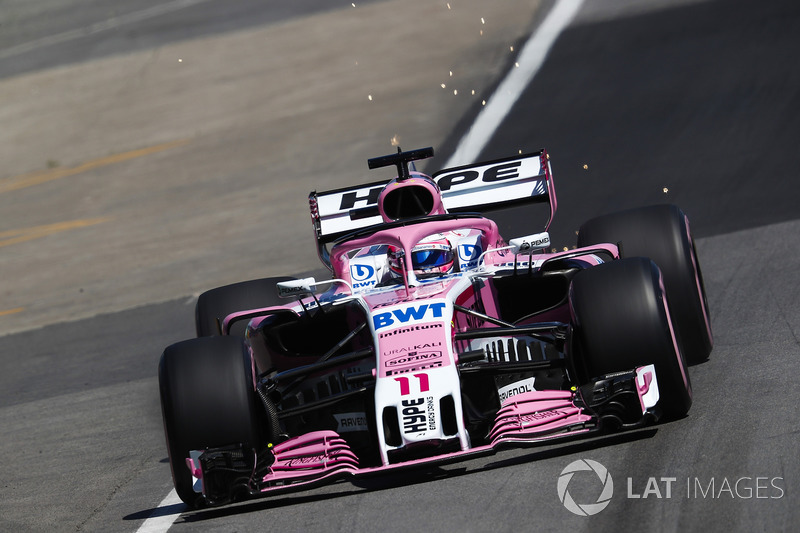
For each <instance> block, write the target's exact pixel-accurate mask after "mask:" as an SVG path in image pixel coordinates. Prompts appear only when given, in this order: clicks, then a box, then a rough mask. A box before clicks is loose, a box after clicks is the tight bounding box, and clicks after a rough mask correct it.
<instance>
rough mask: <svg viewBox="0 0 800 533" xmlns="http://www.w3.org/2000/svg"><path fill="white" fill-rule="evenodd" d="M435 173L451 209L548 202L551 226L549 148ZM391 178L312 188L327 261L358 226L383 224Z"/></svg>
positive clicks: (553, 196) (446, 205) (321, 248)
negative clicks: (334, 245) (383, 196)
mask: <svg viewBox="0 0 800 533" xmlns="http://www.w3.org/2000/svg"><path fill="white" fill-rule="evenodd" d="M432 178H433V180H434V181H435V182H436V184H437V185H438V187H439V189H440V190H441V197H442V205H444V208H445V209H446V210H447V212H448V213H466V212H478V213H483V212H486V211H490V210H494V209H501V208H506V207H511V206H514V205H519V204H526V203H548V204H549V206H550V217H549V218H548V220H547V223H546V225H545V231H547V230H548V229H549V227H550V223H551V222H552V220H553V215H554V214H555V211H556V194H555V188H554V186H553V177H552V172H551V169H550V157H549V156H548V155H547V152H546V151H545V150H541V151H539V152H535V153H530V154H523V155H519V156H515V157H508V158H504V159H496V160H493V161H485V162H480V163H475V164H473V165H465V166H460V167H454V168H448V169H445V170H440V171H439V172H436V173H435V174H433V176H432ZM389 181H390V180H383V181H376V182H373V183H368V184H366V185H357V186H355V187H346V188H342V189H335V190H330V191H323V192H316V191H313V192H312V193H311V194H310V195H309V197H308V202H309V207H310V209H311V219H312V222H313V224H314V233H315V236H316V239H317V244H318V247H319V252H320V258H321V259H322V261H323V263H325V264H326V265H327V266H330V264H329V258H328V253H327V249H326V248H325V245H326V244H328V243H330V242H333V241H335V240H336V239H338V238H339V237H342V236H344V235H347V234H348V233H351V232H353V231H356V230H359V229H362V228H366V227H369V226H373V225H378V224H381V223H383V219H382V218H381V216H380V214H379V213H378V210H377V205H378V196H379V195H380V193H381V190H383V188H384V187H385V186H386V185H387V184H388V183H389ZM365 208H367V209H365ZM371 208H374V209H371Z"/></svg>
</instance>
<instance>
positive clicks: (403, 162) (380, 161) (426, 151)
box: [367, 146, 433, 181]
mask: <svg viewBox="0 0 800 533" xmlns="http://www.w3.org/2000/svg"><path fill="white" fill-rule="evenodd" d="M429 157H433V148H432V147H428V148H419V149H417V150H410V151H408V152H403V151H402V150H401V149H400V147H399V146H398V147H397V153H396V154H390V155H384V156H381V157H373V158H372V159H367V164H368V165H369V168H370V169H373V168H381V167H388V166H390V165H395V166H396V167H397V179H398V180H400V181H403V180H407V179H408V178H410V177H411V174H410V173H409V172H408V164H409V163H411V162H412V161H418V160H420V159H427V158H429ZM412 165H413V163H412ZM414 170H416V169H414Z"/></svg>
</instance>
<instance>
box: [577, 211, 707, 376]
mask: <svg viewBox="0 0 800 533" xmlns="http://www.w3.org/2000/svg"><path fill="white" fill-rule="evenodd" d="M600 243H612V244H617V243H621V248H622V249H621V253H622V254H623V255H624V256H625V257H649V258H650V259H652V260H653V261H655V263H656V264H657V265H658V267H659V268H660V269H661V273H662V275H663V276H664V286H665V288H666V291H667V300H668V301H669V305H670V309H671V311H672V322H673V325H674V326H675V332H676V334H677V336H678V340H679V342H680V343H681V344H682V347H683V353H684V354H685V357H686V361H687V362H688V363H689V364H697V363H701V362H703V361H705V360H706V359H708V356H709V354H710V353H711V349H712V347H713V345H714V339H713V335H712V333H711V319H710V316H709V312H708V301H707V299H706V291H705V286H704V284H703V276H702V273H701V271H700V262H699V261H698V260H697V253H696V252H695V248H694V240H693V239H692V235H691V232H690V231H689V220H688V218H687V217H686V215H684V214H683V212H682V211H681V210H680V209H678V207H676V206H674V205H654V206H649V207H643V208H638V209H632V210H629V211H621V212H619V213H612V214H610V215H604V216H601V217H597V218H594V219H592V220H589V221H588V222H586V223H585V224H584V225H583V226H581V228H580V231H579V232H578V246H579V247H583V246H590V245H593V244H600Z"/></svg>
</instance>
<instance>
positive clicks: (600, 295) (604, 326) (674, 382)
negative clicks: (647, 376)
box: [570, 257, 692, 418]
mask: <svg viewBox="0 0 800 533" xmlns="http://www.w3.org/2000/svg"><path fill="white" fill-rule="evenodd" d="M667 303H668V299H666V298H665V297H664V291H663V285H662V283H661V273H660V271H659V269H658V267H657V266H656V265H655V263H653V262H652V261H651V260H650V259H647V258H643V257H634V258H630V259H620V260H618V261H613V262H610V263H605V264H602V265H598V266H595V267H591V268H588V269H586V270H584V271H581V272H580V273H578V274H577V275H576V276H575V278H573V280H572V285H571V287H570V308H571V310H572V321H573V324H574V335H576V336H577V339H576V340H577V343H573V344H574V345H576V346H577V347H578V348H577V350H576V351H575V355H576V356H577V357H578V358H580V359H581V360H582V362H583V364H584V367H585V369H586V371H587V373H588V375H589V377H599V376H601V375H605V374H611V373H615V372H623V371H630V370H633V369H635V368H637V367H641V366H645V365H649V364H652V365H655V368H656V379H657V380H658V389H659V395H660V400H659V405H660V406H661V409H662V411H663V412H664V414H665V415H666V416H667V417H675V418H679V417H682V416H685V415H686V413H687V412H688V411H689V408H690V407H691V406H692V386H691V382H690V381H689V371H688V369H687V367H686V364H685V362H684V358H683V354H682V353H681V349H680V345H679V344H678V342H677V341H676V339H675V336H674V334H673V329H672V325H671V323H670V318H669V316H670V315H669V309H668V307H667Z"/></svg>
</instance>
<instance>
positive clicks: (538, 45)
mask: <svg viewBox="0 0 800 533" xmlns="http://www.w3.org/2000/svg"><path fill="white" fill-rule="evenodd" d="M195 1H197V0H195ZM581 4H583V0H558V3H557V4H556V5H555V6H554V7H553V9H552V10H551V11H550V13H548V15H547V18H545V19H544V21H542V23H541V24H540V25H539V27H538V28H537V30H536V32H534V33H533V34H532V35H531V37H530V38H529V39H528V41H527V42H526V43H525V46H523V47H522V51H521V52H520V54H519V61H518V63H519V67H518V68H514V69H512V70H511V72H509V73H508V75H507V76H506V77H505V79H504V80H503V81H502V82H501V83H500V85H499V86H498V87H497V90H496V91H495V93H494V95H492V96H491V97H490V98H489V102H488V103H487V104H486V107H484V108H483V109H482V110H481V112H480V113H479V114H478V117H477V118H476V119H475V123H474V124H473V125H472V127H470V129H469V131H468V132H467V134H466V135H464V137H462V138H461V141H460V142H459V143H458V148H456V151H455V152H454V153H453V155H452V156H450V159H449V160H448V162H447V164H446V165H445V166H444V168H448V167H452V166H455V165H458V164H465V163H469V162H472V160H473V159H474V158H476V157H478V155H480V153H481V150H483V148H484V146H486V143H487V142H489V139H490V138H491V136H492V135H493V134H494V132H495V130H496V129H497V127H498V126H499V125H500V123H501V122H502V121H503V119H504V118H505V117H506V115H508V112H509V111H511V107H512V106H513V105H514V103H515V102H516V101H517V100H518V99H519V96H520V94H522V91H524V90H525V87H527V86H528V84H529V83H530V81H531V80H532V79H533V77H534V76H535V75H536V73H537V72H538V71H539V69H540V68H541V66H542V64H543V63H544V60H545V57H547V53H548V52H549V51H550V48H552V47H553V43H555V41H556V39H557V38H558V36H559V35H560V34H561V32H562V31H563V30H564V28H566V27H567V25H568V24H569V23H570V22H571V21H572V19H573V17H575V14H576V13H577V12H578V9H579V8H580V7H581ZM176 503H181V500H180V498H178V494H177V493H176V492H175V491H174V490H173V491H172V492H170V493H169V494H168V495H167V497H166V498H164V500H163V501H162V502H161V503H160V504H158V507H157V508H156V509H155V510H154V511H153V514H152V515H150V517H149V518H148V519H147V520H145V521H144V523H143V524H142V526H141V527H140V528H139V529H138V530H137V533H164V532H166V531H167V530H168V529H169V528H170V526H172V524H173V523H174V522H175V520H177V519H178V517H179V516H180V514H181V513H180V512H177V513H172V514H165V513H163V512H162V510H161V508H162V507H167V506H170V505H175V504H176Z"/></svg>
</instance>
